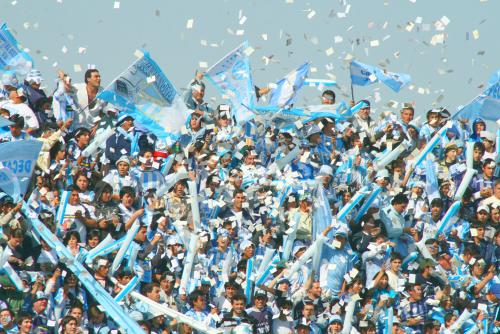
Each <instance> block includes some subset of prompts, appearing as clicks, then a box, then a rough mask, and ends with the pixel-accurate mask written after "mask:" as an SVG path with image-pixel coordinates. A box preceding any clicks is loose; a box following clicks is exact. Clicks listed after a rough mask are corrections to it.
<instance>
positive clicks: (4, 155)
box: [0, 140, 42, 195]
mask: <svg viewBox="0 0 500 334" xmlns="http://www.w3.org/2000/svg"><path fill="white" fill-rule="evenodd" d="M41 148H42V142H41V141H38V140H22V141H12V142H8V143H3V144H0V163H1V164H2V165H3V166H4V167H7V168H9V169H10V170H11V171H12V173H13V174H14V175H15V176H16V177H17V179H18V180H19V189H20V192H21V195H24V194H25V193H26V190H27V189H28V185H29V183H30V180H31V175H32V174H33V169H34V168H35V165H36V160H37V158H38V154H39V153H40V149H41Z"/></svg>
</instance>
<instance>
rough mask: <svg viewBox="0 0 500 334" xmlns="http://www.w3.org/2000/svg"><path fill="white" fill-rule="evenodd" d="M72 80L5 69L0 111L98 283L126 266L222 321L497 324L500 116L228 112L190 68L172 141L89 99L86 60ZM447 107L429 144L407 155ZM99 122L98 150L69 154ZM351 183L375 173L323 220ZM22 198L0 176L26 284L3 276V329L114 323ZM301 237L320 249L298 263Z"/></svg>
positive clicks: (276, 325)
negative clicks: (128, 239)
mask: <svg viewBox="0 0 500 334" xmlns="http://www.w3.org/2000/svg"><path fill="white" fill-rule="evenodd" d="M84 79H85V83H81V84H73V83H72V82H71V79H70V77H69V76H68V75H67V74H65V73H64V72H60V73H59V76H58V79H57V88H56V90H55V91H54V92H53V93H52V94H50V95H49V94H47V92H46V91H44V90H43V89H42V88H41V86H42V83H43V79H42V76H41V73H40V72H39V71H37V70H32V71H31V72H30V73H29V74H28V75H27V76H26V78H18V77H17V76H15V75H12V74H4V75H3V78H2V85H1V88H2V89H1V91H0V114H1V116H2V117H5V118H7V119H9V120H10V121H11V122H12V125H10V126H7V127H4V128H1V129H0V141H1V142H11V141H21V140H29V139H35V140H39V141H41V142H42V143H43V146H42V150H41V153H40V156H39V158H38V161H37V166H36V169H35V172H34V175H33V177H32V181H31V184H30V187H29V190H28V192H27V194H26V195H25V199H26V202H27V203H28V205H29V206H30V208H31V210H33V211H35V212H36V213H37V214H38V217H39V219H40V221H42V222H43V223H44V224H45V226H47V227H48V228H49V229H50V230H51V231H52V233H54V235H55V236H56V237H57V238H59V239H60V240H61V241H62V242H63V243H64V245H65V246H66V247H67V248H68V249H69V251H70V252H71V253H72V254H73V256H74V257H75V259H76V261H81V262H82V263H84V264H85V266H87V267H88V270H89V271H90V272H91V273H92V275H93V277H94V278H95V280H96V281H97V282H98V283H99V284H101V285H102V286H103V287H104V289H105V290H106V291H107V292H108V293H109V294H110V295H111V296H116V295H117V294H118V293H119V292H120V291H121V289H122V288H123V286H126V285H127V284H128V283H129V282H130V281H131V280H132V279H134V277H138V284H137V286H136V288H135V289H134V290H135V291H136V292H138V293H140V294H142V295H143V296H146V297H147V298H149V299H151V300H152V301H154V302H157V303H159V304H162V305H164V306H167V307H168V308H170V309H172V310H175V311H178V312H180V313H183V314H185V315H186V316H188V317H191V318H192V319H194V320H198V321H200V322H202V323H204V324H205V325H206V326H207V328H213V329H221V330H224V331H226V332H228V333H229V332H231V333H258V334H265V333H275V334H289V333H301V334H303V333H314V334H317V333H328V334H333V333H341V332H342V331H344V332H345V333H363V334H365V333H497V332H499V328H500V315H499V298H500V279H499V277H498V272H499V269H500V247H499V246H500V229H499V224H500V178H499V176H498V168H499V167H498V165H497V161H498V160H497V159H498V158H499V157H498V153H497V152H498V147H496V131H495V130H493V129H487V128H486V122H485V121H483V120H482V119H476V120H473V122H470V123H471V124H469V122H467V120H460V121H457V120H452V119H451V117H450V116H451V115H450V112H448V111H447V110H446V109H443V108H440V109H432V110H429V111H428V112H427V113H426V114H425V117H423V118H425V120H422V121H419V120H418V119H416V118H414V114H415V110H414V106H412V105H410V104H405V105H404V106H403V108H402V109H401V110H400V111H399V112H396V113H391V112H381V113H378V114H377V115H375V114H374V113H373V112H372V111H371V110H370V102H369V101H363V107H362V108H361V109H360V110H359V111H358V112H356V113H355V114H354V115H353V116H352V117H350V118H349V119H347V120H340V119H335V118H333V117H331V118H330V117H321V118H317V119H315V120H313V121H311V122H308V123H305V124H302V123H300V122H295V123H291V124H292V125H293V126H286V127H283V126H282V125H283V124H282V123H276V122H273V119H272V117H265V115H264V116H263V115H262V114H259V115H258V116H257V117H256V118H255V120H254V121H252V122H250V124H235V122H234V117H233V113H232V110H231V107H230V106H229V105H224V104H222V105H218V106H216V107H215V106H213V107H214V108H212V106H211V105H210V103H206V102H205V96H204V93H205V85H204V83H203V76H202V75H198V76H197V77H196V78H195V79H193V80H192V82H191V83H190V84H189V87H188V89H187V90H186V92H185V96H184V98H185V103H186V105H187V107H188V108H189V109H190V110H191V115H190V117H189V119H188V121H187V123H186V126H185V128H183V129H182V131H181V133H182V134H181V135H180V137H179V139H178V140H177V141H176V142H175V143H174V144H173V145H172V144H167V143H165V141H164V140H162V139H161V138H157V137H156V136H155V135H154V134H153V133H151V132H149V131H148V130H147V128H145V127H144V126H142V125H141V124H139V123H138V122H134V121H135V120H134V118H133V117H131V116H129V115H128V114H126V113H124V112H121V110H120V109H119V108H117V107H116V106H113V105H111V104H108V103H106V102H104V101H102V100H100V99H98V98H96V96H98V94H99V92H100V91H101V90H102V87H101V77H100V74H99V71H98V70H96V69H90V70H88V71H87V72H86V73H85V78H84ZM256 93H257V97H259V98H262V96H264V95H265V94H268V89H257V88H256ZM321 103H322V104H323V105H325V108H328V105H332V106H333V105H334V104H335V103H336V97H335V93H334V92H333V91H331V90H325V91H324V92H323V94H322V96H321ZM351 103H352V105H354V101H353V102H351ZM499 115H500V111H499ZM165 117H168V116H165ZM471 121H472V120H471ZM447 122H450V123H448V124H451V126H450V127H449V128H448V129H447V130H446V134H445V135H444V136H443V137H442V138H441V139H440V142H439V144H438V145H437V146H436V147H435V148H434V149H433V150H432V152H431V153H429V155H428V157H427V159H425V161H424V162H423V163H421V164H419V165H417V166H414V165H412V160H413V159H414V158H415V156H416V154H417V153H418V152H419V150H421V149H422V148H423V147H424V146H425V145H426V143H428V142H429V141H430V140H431V138H432V137H433V136H434V134H435V133H436V132H437V131H438V130H439V129H441V128H442V126H444V125H445V124H446V123H447ZM109 127H111V128H113V131H114V132H113V134H112V135H111V136H110V137H109V138H108V139H107V140H106V141H105V142H104V143H103V144H102V145H101V146H100V148H99V149H98V150H97V151H96V152H94V153H93V154H91V155H90V156H87V155H85V154H82V152H84V150H85V149H86V148H87V147H88V146H89V144H91V143H92V142H93V140H94V139H96V138H98V137H99V134H102V133H103V131H106V129H108V128H109ZM468 143H473V144H468ZM398 145H405V149H404V150H403V151H402V153H401V154H400V155H399V157H398V158H397V159H395V160H394V161H392V162H391V163H390V164H388V165H387V166H383V167H381V168H378V167H377V159H379V158H380V154H382V153H383V152H384V151H386V150H389V151H390V150H393V149H395V148H396V147H398ZM467 147H470V148H472V149H473V166H472V167H473V169H474V170H475V171H476V172H477V173H476V174H475V176H474V177H473V179H472V181H471V182H470V184H469V185H468V187H467V189H466V190H465V193H464V194H463V196H462V198H461V199H460V201H461V203H460V209H459V210H458V211H457V212H456V213H455V214H454V215H453V217H452V221H451V223H450V224H448V226H447V228H445V229H442V230H439V231H438V228H439V226H440V223H441V221H442V218H443V216H444V215H445V213H446V212H447V211H448V209H449V208H450V207H451V206H452V205H453V203H454V196H455V193H456V191H457V188H458V187H459V185H460V184H461V182H462V180H463V178H464V174H465V173H466V169H467V166H466V163H465V161H466V154H467V152H466V151H467ZM297 148H299V149H300V151H298V154H294V153H293V152H295V153H297V151H296V150H297ZM0 150H1V144H0ZM294 150H295V151H294ZM287 156H292V158H293V159H292V160H291V161H290V162H289V163H286V164H285V165H284V166H280V165H279V163H277V162H279V161H280V160H281V159H286V157H287ZM277 166H278V167H277ZM496 169H497V174H495V170H496ZM430 170H432V171H433V173H430ZM432 174H434V175H432ZM495 175H496V176H495ZM193 184H194V185H195V187H194V188H195V191H192V188H193V187H192V185H193ZM363 191H365V192H369V193H370V194H371V193H373V192H374V191H377V193H376V196H375V199H374V200H373V201H372V202H369V200H368V198H369V196H365V197H364V199H363V200H362V201H361V202H360V203H358V204H357V205H355V206H354V208H353V209H352V210H350V211H349V213H348V214H347V215H346V216H345V217H343V218H342V219H336V217H337V214H338V213H339V212H340V211H341V210H342V209H343V208H344V207H345V206H346V205H349V203H350V201H351V200H352V199H353V197H355V196H356V194H359V193H360V192H363ZM63 194H67V200H66V199H65V198H66V197H64V196H63ZM364 204H366V205H364ZM62 205H64V208H62V213H63V219H61V220H60V221H58V220H57V219H56V218H55V217H56V215H57V213H58V212H61V208H60V206H62ZM21 207H22V203H21V202H19V203H16V202H15V201H14V199H13V198H12V197H11V196H9V195H7V194H6V193H0V224H1V228H2V233H1V245H2V248H3V254H4V256H7V257H8V259H7V262H8V263H9V264H10V266H11V267H12V268H13V269H14V270H15V272H16V273H17V274H18V275H19V277H20V278H21V279H22V281H23V284H24V289H23V290H22V291H20V290H19V289H18V288H16V286H15V285H14V284H13V283H12V281H11V279H9V275H8V274H7V273H5V272H3V274H2V275H1V276H0V279H1V282H0V284H1V287H0V333H96V334H97V333H102V334H105V333H113V332H117V331H119V330H120V328H119V327H120V326H119V323H117V322H116V321H114V320H113V319H111V317H109V316H108V314H107V313H106V310H105V309H104V308H103V307H102V306H101V305H100V304H99V302H98V301H97V299H96V296H93V295H92V294H90V293H89V292H88V291H87V289H86V288H85V287H84V286H83V285H82V284H81V282H80V281H79V277H77V275H75V274H74V273H73V272H72V271H71V270H69V269H68V264H67V263H65V262H64V261H61V260H60V254H59V252H58V251H56V250H55V249H52V248H51V247H50V245H49V244H48V243H47V242H46V241H45V240H44V239H43V238H41V237H40V236H39V235H37V233H35V232H34V230H33V229H32V223H31V221H30V219H28V218H27V216H26V215H25V214H23V211H22V209H21ZM194 207H197V208H198V210H196V209H193V208H194ZM325 208H326V210H327V211H328V212H327V213H328V214H326V215H325V214H323V215H319V211H320V210H323V212H324V210H325ZM198 212H199V221H197V220H198V218H197V215H198ZM330 216H331V217H333V218H334V219H333V220H331V221H328V222H325V221H320V220H321V218H320V219H318V217H323V218H322V219H324V218H325V217H330ZM136 222H139V223H140V224H139V227H138V229H135V230H134V228H133V226H135V225H136ZM320 226H322V227H321V230H319V229H320V228H319V227H320ZM131 231H133V233H135V232H136V234H135V236H134V238H133V242H132V245H131V247H130V251H128V252H127V254H126V256H125V261H123V263H122V264H121V265H120V266H119V268H118V269H117V270H112V269H113V268H111V265H112V263H113V261H114V258H115V256H116V251H114V252H110V253H108V254H105V255H101V256H97V257H95V258H93V259H92V260H91V261H88V256H87V255H88V254H89V252H90V251H92V249H94V248H95V247H96V246H98V245H99V244H100V243H101V242H102V241H103V240H104V239H105V238H112V239H113V240H119V239H120V238H122V237H124V236H126V235H127V234H128V233H129V232H130V233H132V232H131ZM195 237H196V240H197V242H196V243H195V247H194V252H195V254H194V257H192V263H191V264H190V272H188V273H187V275H188V277H189V279H188V280H187V284H181V278H182V276H183V272H184V269H185V265H186V263H187V262H188V261H190V260H188V259H190V258H191V257H190V256H189V249H190V243H191V241H192V240H193V238H195ZM310 249H315V252H314V253H315V254H316V253H317V252H320V251H321V252H320V254H321V255H320V256H314V255H313V256H312V257H311V258H310V259H308V260H307V261H302V262H301V261H300V259H301V257H302V256H303V255H304V254H306V253H307V252H308V250H310ZM134 250H135V252H134ZM272 250H274V254H273V252H272ZM269 254H271V255H272V256H271V257H269V256H268V255H269ZM270 259H272V261H269V260H270ZM263 261H265V262H264V266H261V264H262V262H263ZM294 265H295V268H294ZM297 265H298V266H297ZM261 267H263V268H261ZM292 268H294V269H292ZM247 272H249V274H247ZM120 305H121V306H122V307H123V308H124V310H126V313H127V314H128V315H129V316H130V317H131V318H133V319H134V320H136V321H137V322H138V324H139V325H140V326H141V327H142V328H143V329H144V331H145V332H146V333H179V334H180V333H183V334H186V333H193V332H196V330H193V328H192V327H191V326H190V325H192V324H190V323H189V322H187V323H186V322H185V321H181V320H180V319H176V318H173V317H169V316H166V315H165V314H163V313H161V312H157V311H155V310H152V309H151V308H150V307H148V303H144V302H141V301H139V300H137V299H136V298H135V297H134V296H133V294H129V295H127V296H125V298H124V299H123V300H122V302H121V303H120ZM463 314H468V316H467V317H465V318H466V321H463V322H461V323H459V322H457V319H458V318H459V317H460V316H461V315H463ZM389 324H392V328H387V326H388V325H389ZM198 331H199V332H201V331H200V330H199V329H198Z"/></svg>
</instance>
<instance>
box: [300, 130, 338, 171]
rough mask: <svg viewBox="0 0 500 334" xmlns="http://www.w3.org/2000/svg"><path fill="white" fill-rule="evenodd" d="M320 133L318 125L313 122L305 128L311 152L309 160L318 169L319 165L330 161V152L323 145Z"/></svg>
mask: <svg viewBox="0 0 500 334" xmlns="http://www.w3.org/2000/svg"><path fill="white" fill-rule="evenodd" d="M321 133H322V132H321V129H320V127H319V126H318V125H317V124H315V123H313V124H311V125H310V126H309V127H308V128H306V137H307V140H308V142H309V147H310V148H309V151H310V152H311V154H310V157H309V160H310V164H311V165H312V166H313V167H314V169H315V170H319V167H320V166H321V165H325V164H329V163H330V161H331V159H330V157H331V154H332V153H331V151H329V150H328V149H327V148H326V147H325V146H324V145H323V141H322V139H321Z"/></svg>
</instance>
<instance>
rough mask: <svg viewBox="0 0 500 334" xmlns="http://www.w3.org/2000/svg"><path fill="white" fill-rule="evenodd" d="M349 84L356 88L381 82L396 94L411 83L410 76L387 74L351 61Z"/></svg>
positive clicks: (376, 68) (373, 67)
mask: <svg viewBox="0 0 500 334" xmlns="http://www.w3.org/2000/svg"><path fill="white" fill-rule="evenodd" d="M350 71H351V82H352V84H353V85H357V86H367V85H371V84H373V83H376V82H379V81H381V82H382V83H383V84H385V85H386V86H387V87H389V88H390V89H392V90H393V91H395V92H396V93H398V92H399V91H400V90H401V88H403V87H404V86H406V85H408V84H409V83H410V82H411V76H410V75H408V74H405V73H396V72H389V71H387V70H382V69H380V68H378V67H375V66H371V65H367V64H363V63H360V62H359V61H356V60H353V61H352V62H351V67H350Z"/></svg>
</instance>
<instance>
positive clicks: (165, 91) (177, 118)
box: [97, 51, 189, 140]
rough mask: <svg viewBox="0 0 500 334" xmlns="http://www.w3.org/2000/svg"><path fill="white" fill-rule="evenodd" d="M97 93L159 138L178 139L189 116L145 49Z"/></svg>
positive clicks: (169, 83)
mask: <svg viewBox="0 0 500 334" xmlns="http://www.w3.org/2000/svg"><path fill="white" fill-rule="evenodd" d="M97 97H98V98H99V99H102V100H104V101H107V102H109V103H112V104H114V105H118V106H120V107H122V108H123V112H125V113H127V114H130V115H131V116H132V117H134V118H135V120H136V121H137V122H138V123H140V124H142V125H143V126H144V127H146V128H147V129H148V130H149V131H151V132H152V133H154V134H155V135H156V136H158V137H159V138H171V139H174V140H175V139H177V138H178V136H179V135H180V131H181V129H182V127H183V126H184V125H185V124H186V121H187V119H188V116H189V110H188V108H187V107H186V105H185V103H184V101H183V100H182V97H181V96H180V95H179V94H178V92H177V91H176V89H175V87H174V85H173V84H172V83H171V82H170V80H169V79H168V78H167V76H166V75H165V74H164V73H163V71H162V70H161V69H160V67H159V66H158V64H156V62H155V61H154V60H153V59H152V58H151V57H150V55H149V53H148V52H145V51H143V55H142V57H141V58H139V59H137V60H136V61H135V62H133V63H132V65H130V66H129V67H128V68H127V69H126V70H125V71H123V73H121V74H120V75H119V76H118V77H117V78H116V79H115V80H113V82H112V83H111V84H110V85H109V86H108V87H107V88H106V89H104V90H103V91H102V92H101V93H99V95H98V96H97Z"/></svg>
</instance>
